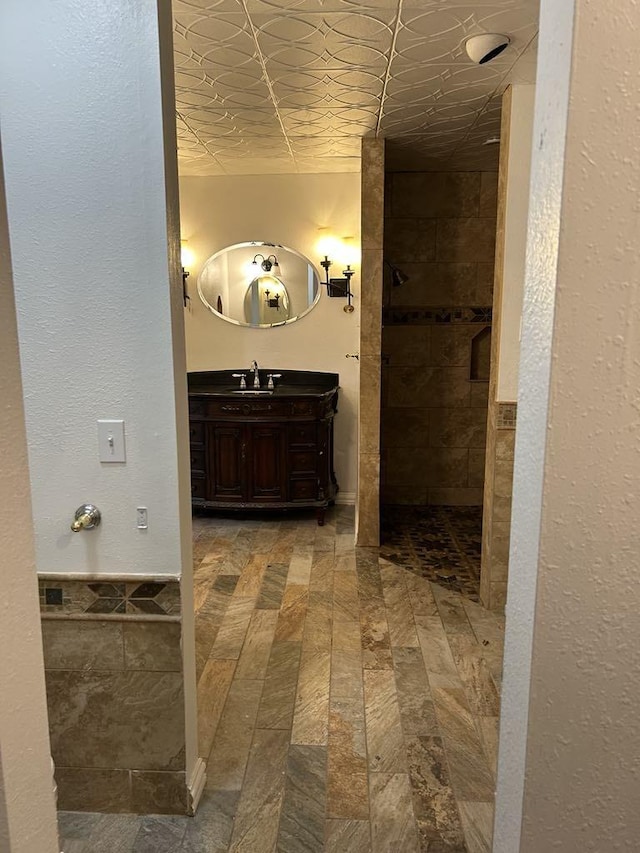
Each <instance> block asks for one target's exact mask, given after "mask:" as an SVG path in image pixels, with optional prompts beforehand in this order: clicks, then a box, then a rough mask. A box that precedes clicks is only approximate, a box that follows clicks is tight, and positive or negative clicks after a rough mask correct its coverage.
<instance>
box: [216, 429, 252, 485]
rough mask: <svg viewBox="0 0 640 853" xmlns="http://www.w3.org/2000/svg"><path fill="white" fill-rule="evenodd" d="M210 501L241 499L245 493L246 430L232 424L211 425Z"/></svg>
mask: <svg viewBox="0 0 640 853" xmlns="http://www.w3.org/2000/svg"><path fill="white" fill-rule="evenodd" d="M207 449H208V461H209V470H208V475H209V476H208V480H209V484H208V494H207V500H212V501H242V500H243V498H244V493H245V479H246V478H245V464H246V463H245V460H246V445H245V431H244V429H243V427H241V426H235V425H233V424H229V425H227V424H209V425H208V436H207Z"/></svg>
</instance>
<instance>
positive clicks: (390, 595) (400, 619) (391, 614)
mask: <svg viewBox="0 0 640 853" xmlns="http://www.w3.org/2000/svg"><path fill="white" fill-rule="evenodd" d="M381 563H383V561H381ZM406 574H407V572H406V571H405V570H404V569H401V568H399V567H398V566H394V565H392V564H391V563H387V564H386V565H385V564H382V565H381V566H380V577H381V579H382V590H383V596H384V602H385V606H386V610H387V623H388V625H389V641H390V643H391V647H392V648H394V647H406V646H416V647H417V646H418V645H419V642H418V635H417V633H416V626H415V622H414V621H413V610H412V609H411V603H410V601H409V594H408V590H407V587H406V584H405V580H404V576H405V575H406Z"/></svg>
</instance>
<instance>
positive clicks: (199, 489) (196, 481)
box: [191, 477, 206, 500]
mask: <svg viewBox="0 0 640 853" xmlns="http://www.w3.org/2000/svg"><path fill="white" fill-rule="evenodd" d="M191 497H192V498H202V499H203V500H204V498H205V497H206V490H205V480H204V477H192V478H191Z"/></svg>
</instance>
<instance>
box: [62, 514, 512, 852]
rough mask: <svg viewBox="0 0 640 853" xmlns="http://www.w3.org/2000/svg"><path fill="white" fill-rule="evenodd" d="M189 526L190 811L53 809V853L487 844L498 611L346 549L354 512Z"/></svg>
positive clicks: (199, 521)
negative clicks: (194, 760) (193, 688)
mask: <svg viewBox="0 0 640 853" xmlns="http://www.w3.org/2000/svg"><path fill="white" fill-rule="evenodd" d="M194 537H195V545H194V556H195V564H196V573H195V599H196V608H197V621H196V634H197V650H196V654H197V666H198V676H199V686H198V690H199V711H200V738H201V754H203V755H208V756H209V760H208V780H207V788H206V791H205V794H204V796H203V800H202V802H201V805H200V808H199V810H198V813H197V815H196V816H195V818H188V817H170V816H150V817H137V816H132V815H95V814H78V813H69V812H67V813H61V814H60V829H61V836H62V841H63V844H62V849H63V850H64V853H102V852H103V851H105V853H106V852H107V851H108V853H205V851H206V853H223V851H224V852H225V853H226V852H227V851H234V853H236V851H237V853H240V851H242V853H263V851H264V853H267V851H269V853H271V851H278V853H303V851H304V853H311V851H324V853H368V851H371V853H418V851H421V853H424V851H427V853H463V851H467V853H481V851H482V853H485V851H489V850H490V849H491V841H490V837H491V826H492V816H493V792H494V781H495V765H496V745H497V732H498V710H499V692H500V673H501V659H502V642H503V636H504V631H503V627H504V623H503V619H502V618H501V617H500V616H497V615H496V614H493V613H489V612H487V611H485V610H483V609H482V608H481V607H480V606H479V605H478V604H475V603H474V602H472V601H470V600H469V598H466V597H463V596H461V595H459V594H457V593H455V592H452V591H451V590H449V589H446V588H443V587H440V586H437V585H435V584H433V583H431V582H430V580H428V579H427V578H424V577H421V576H419V575H418V574H416V573H415V572H413V571H409V570H407V569H405V568H403V567H401V566H398V565H395V564H393V563H391V562H390V561H389V560H386V559H384V557H381V556H380V554H379V552H378V551H377V550H375V549H358V550H356V549H354V547H353V512H352V510H351V509H350V508H348V507H337V508H334V509H333V510H332V511H331V512H330V513H329V515H328V518H327V523H326V525H325V526H324V527H318V526H317V525H316V523H315V519H314V518H313V517H310V516H307V515H301V516H300V517H297V518H291V517H284V519H274V520H267V521H258V520H252V519H248V520H247V519H238V518H216V517H210V518H206V517H197V518H196V519H195V520H194Z"/></svg>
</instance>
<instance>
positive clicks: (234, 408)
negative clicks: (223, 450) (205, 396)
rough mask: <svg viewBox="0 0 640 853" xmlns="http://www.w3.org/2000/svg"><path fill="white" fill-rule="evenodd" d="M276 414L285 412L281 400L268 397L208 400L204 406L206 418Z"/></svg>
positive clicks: (269, 415)
mask: <svg viewBox="0 0 640 853" xmlns="http://www.w3.org/2000/svg"><path fill="white" fill-rule="evenodd" d="M278 414H285V408H284V406H283V404H282V402H278V401H276V400H270V399H268V400H265V399H262V400H255V399H253V400H251V399H249V398H247V397H239V398H226V399H223V400H209V401H208V402H207V408H206V416H207V417H208V418H234V419H237V418H238V417H243V418H246V417H249V418H250V417H256V418H261V417H271V416H273V415H278Z"/></svg>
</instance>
